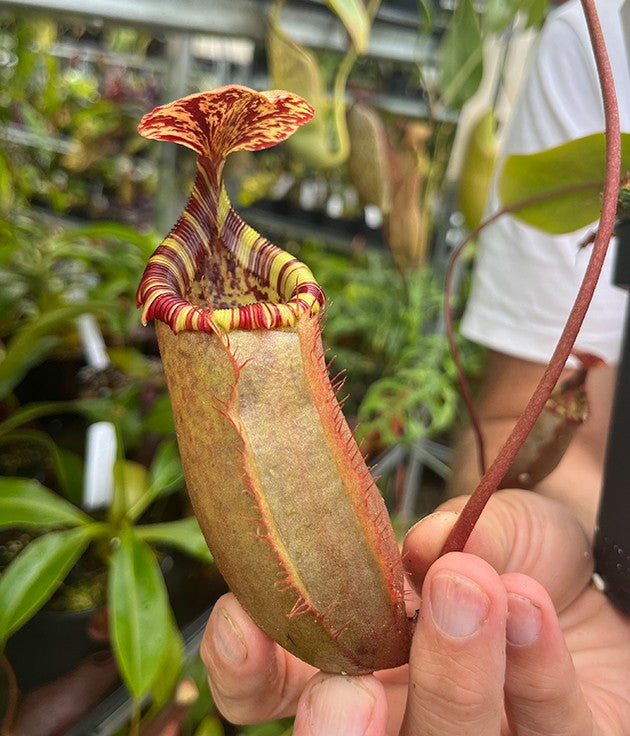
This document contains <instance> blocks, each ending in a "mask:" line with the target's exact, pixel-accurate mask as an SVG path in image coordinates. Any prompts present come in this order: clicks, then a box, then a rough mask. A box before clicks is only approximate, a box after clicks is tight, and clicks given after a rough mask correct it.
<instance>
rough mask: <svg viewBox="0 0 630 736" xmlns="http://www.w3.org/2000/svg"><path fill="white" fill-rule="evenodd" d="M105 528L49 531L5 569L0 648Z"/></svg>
mask: <svg viewBox="0 0 630 736" xmlns="http://www.w3.org/2000/svg"><path fill="white" fill-rule="evenodd" d="M102 529H103V527H102V525H101V524H93V525H89V526H82V527H79V528H76V529H69V530H67V531H62V532H49V533H47V534H46V535H44V536H42V537H39V538H38V539H35V540H34V541H33V542H31V543H30V544H29V545H28V547H27V548H26V549H25V550H24V551H23V552H22V553H21V554H20V555H18V557H16V558H15V560H14V561H13V562H12V563H11V564H10V565H9V566H8V567H7V568H6V570H5V571H4V573H3V574H2V576H1V577H0V648H1V645H3V644H4V642H5V641H6V640H7V638H8V637H9V636H10V635H11V634H12V633H13V632H14V631H16V630H17V629H18V628H19V627H20V626H21V625H22V624H24V623H25V622H26V621H27V620H28V619H29V618H30V617H31V616H32V615H33V614H34V613H36V612H37V611H38V610H39V609H40V608H41V607H42V606H43V605H44V603H45V602H46V601H47V600H48V599H49V598H50V596H51V595H52V594H53V593H54V591H55V590H56V589H57V588H58V587H59V585H60V583H61V581H62V580H63V579H64V578H65V576H66V575H67V573H68V572H69V570H70V568H71V567H72V566H73V565H74V563H75V562H76V561H77V560H78V559H79V557H80V556H81V555H82V554H83V551H84V550H85V548H86V547H87V544H88V542H89V541H90V539H91V538H93V537H94V536H96V535H97V534H98V533H99V532H100V531H101V530H102Z"/></svg>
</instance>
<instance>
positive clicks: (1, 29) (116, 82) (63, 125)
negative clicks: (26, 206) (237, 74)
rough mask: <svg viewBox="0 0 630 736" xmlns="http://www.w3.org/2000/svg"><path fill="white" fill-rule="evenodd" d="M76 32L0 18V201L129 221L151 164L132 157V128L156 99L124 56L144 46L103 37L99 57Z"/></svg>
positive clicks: (143, 197)
mask: <svg viewBox="0 0 630 736" xmlns="http://www.w3.org/2000/svg"><path fill="white" fill-rule="evenodd" d="M80 35H81V32H80V31H77V36H78V38H77V36H73V33H72V31H71V30H70V29H69V28H67V27H65V26H62V25H61V24H58V23H56V22H55V21H52V20H39V19H38V20H33V19H29V20H28V21H22V20H12V19H11V18H10V17H6V16H5V17H4V19H3V20H2V22H1V23H0V60H1V61H0V81H1V83H2V94H1V95H0V137H1V138H2V139H3V141H4V145H3V147H2V150H0V206H4V207H7V206H10V205H15V204H18V203H20V202H21V201H24V200H26V201H28V202H33V203H37V204H42V205H45V206H46V207H48V208H50V209H52V210H54V211H56V212H68V211H72V212H80V213H81V214H82V215H83V216H85V215H90V216H100V217H102V216H104V215H105V214H109V215H111V214H113V213H114V212H115V213H117V214H119V215H121V214H124V215H125V216H126V217H127V218H128V219H129V218H134V220H135V221H137V217H138V214H139V213H140V214H141V213H142V212H143V210H146V206H147V204H148V195H151V194H152V192H153V188H154V186H155V178H156V170H155V166H154V164H153V162H152V161H151V160H150V159H148V158H147V157H146V156H142V157H140V156H138V155H137V154H138V153H139V152H140V151H141V148H142V145H143V144H142V141H141V140H140V139H139V138H138V136H137V135H135V126H136V121H137V119H138V117H139V115H140V112H141V111H142V110H144V109H146V107H147V106H149V105H150V104H151V103H152V102H154V101H155V99H156V83H155V75H154V74H153V73H151V72H150V71H149V69H144V70H143V73H142V74H139V73H138V70H137V69H134V68H133V67H132V65H131V63H132V57H131V56H130V55H129V53H128V52H129V51H130V50H133V51H134V52H135V53H136V54H138V53H143V52H144V49H145V48H146V45H147V43H146V40H145V41H144V42H143V39H142V36H141V35H140V34H138V33H136V32H135V31H127V32H126V33H125V34H123V33H122V32H119V33H109V34H105V38H104V40H103V44H104V46H105V47H106V45H107V44H111V53H110V55H109V57H108V54H106V53H104V51H103V50H101V51H99V52H98V53H96V54H95V53H91V54H90V53H89V52H90V48H89V47H88V46H87V45H85V44H83V47H82V46H81V43H80ZM130 35H131V36H133V41H132V40H131V39H130V38H129V36H130ZM118 49H122V51H119V50H118ZM125 54H126V55H125ZM64 57H65V58H64ZM110 57H111V58H110ZM108 58H109V61H108ZM136 58H142V57H136ZM132 208H133V209H132ZM144 217H145V219H146V214H145V215H144Z"/></svg>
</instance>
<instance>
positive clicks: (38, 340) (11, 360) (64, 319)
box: [0, 303, 94, 398]
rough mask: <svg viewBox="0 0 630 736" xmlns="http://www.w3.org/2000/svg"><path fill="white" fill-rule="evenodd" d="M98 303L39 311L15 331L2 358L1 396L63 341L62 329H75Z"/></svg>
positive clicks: (0, 373) (0, 366) (0, 371)
mask: <svg viewBox="0 0 630 736" xmlns="http://www.w3.org/2000/svg"><path fill="white" fill-rule="evenodd" d="M89 309H92V310H93V309H94V305H89V304H80V303H77V304H72V305H69V306H64V307H58V308H56V309H51V310H50V311H49V312H47V313H45V314H41V315H37V316H35V317H33V318H32V319H31V321H30V322H27V323H26V324H24V326H23V327H21V329H20V330H19V331H18V332H17V333H16V334H15V335H14V337H13V339H12V340H11V342H10V343H9V346H8V348H7V350H6V352H5V354H4V359H3V360H2V361H1V362H0V398H3V397H5V396H6V395H7V394H8V393H9V392H10V391H12V390H13V389H14V388H15V386H17V384H18V383H19V382H20V380H21V379H22V377H23V376H24V375H25V374H26V372H27V371H28V370H29V369H30V368H32V367H33V366H34V365H36V364H37V363H38V362H39V361H40V360H42V359H43V357H44V356H45V355H46V354H47V353H49V352H50V351H51V350H52V349H53V348H54V347H55V346H56V345H57V344H58V343H59V341H60V337H58V333H60V332H61V331H62V329H65V330H74V320H75V318H76V317H78V316H79V315H80V314H83V313H84V312H86V311H88V310H89Z"/></svg>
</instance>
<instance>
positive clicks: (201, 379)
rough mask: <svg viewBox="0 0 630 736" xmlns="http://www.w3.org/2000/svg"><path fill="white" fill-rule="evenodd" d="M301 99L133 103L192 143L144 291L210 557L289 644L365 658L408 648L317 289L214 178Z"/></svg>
mask: <svg viewBox="0 0 630 736" xmlns="http://www.w3.org/2000/svg"><path fill="white" fill-rule="evenodd" d="M312 114H313V110H312V108H311V107H310V105H309V104H308V103H307V102H305V101H304V100H302V99H301V98H299V97H297V96H296V95H293V94H290V93H288V92H282V91H278V90H276V91H273V92H254V91H253V90H249V89H246V88H244V87H239V86H233V87H222V88H220V89H217V90H214V91H211V92H206V93H202V94H199V95H192V96H190V97H186V98H184V99H183V100H177V101H176V102H173V103H171V104H169V105H164V106H163V107H160V108H156V110H154V111H153V112H152V113H150V114H149V115H147V116H145V117H144V118H143V120H142V122H141V124H140V126H139V130H140V132H141V133H142V134H143V135H146V136H147V137H149V138H156V139H161V140H168V141H175V142H177V143H180V144H182V145H184V146H187V147H189V148H192V149H193V150H194V151H195V152H196V153H197V154H198V159H197V174H196V177H195V182H194V185H193V189H192V193H191V195H190V198H189V201H188V203H187V206H186V208H185V210H184V212H183V213H182V215H181V217H180V218H179V220H178V221H177V223H176V225H175V226H174V227H173V229H172V230H171V232H170V233H169V234H168V235H167V236H166V238H164V240H163V241H162V243H161V244H160V245H159V246H158V247H157V249H156V250H155V252H154V254H153V255H152V256H151V258H150V259H149V262H148V264H147V267H146V269H145V272H144V275H143V277H142V281H141V282H140V285H139V288H138V304H139V305H142V308H143V312H142V319H143V321H144V322H145V323H146V322H147V321H148V320H150V319H152V318H155V319H156V321H157V325H156V333H157V338H158V343H159V347H160V354H161V356H162V362H163V365H164V372H165V374H166V379H167V382H168V388H169V393H170V397H171V404H172V407H173V417H174V421H175V428H176V431H177V441H178V445H179V450H180V455H181V458H182V464H183V467H184V474H185V477H186V486H187V490H188V493H189V496H190V500H191V502H192V505H193V508H194V511H195V515H196V517H197V519H198V520H199V525H200V527H201V529H202V531H203V533H204V536H205V538H206V541H207V543H208V547H209V548H210V551H211V552H212V554H213V557H214V560H215V562H216V564H217V566H218V568H219V570H220V571H221V574H222V575H223V577H224V579H225V580H226V582H227V583H228V585H229V586H230V588H231V589H232V591H233V592H234V594H235V595H236V596H237V598H238V599H239V601H240V602H241V604H242V605H243V606H244V608H245V609H246V610H247V611H248V613H249V614H250V616H251V617H252V618H253V619H254V620H255V621H256V623H257V624H258V625H259V626H260V627H261V628H262V629H263V630H264V631H265V632H266V633H267V634H268V635H269V636H271V637H272V638H273V639H274V640H275V641H277V642H278V643H279V644H281V645H282V646H283V647H284V648H285V649H288V650H289V651H291V652H293V653H294V654H295V655H297V656H298V657H300V658H302V659H303V660H305V661H307V662H309V663H310V664H312V665H314V666H315V667H318V668H320V669H322V670H325V671H327V672H338V673H341V672H345V673H351V674H359V673H365V672H371V671H373V670H376V669H385V668H389V667H395V666H398V665H401V664H403V663H404V662H406V661H407V657H408V652H409V644H410V636H411V624H410V621H409V619H408V617H407V612H406V606H405V599H404V575H403V570H402V561H401V559H400V553H399V548H398V544H397V540H396V538H395V536H394V533H393V530H392V527H391V524H390V523H389V517H388V515H387V510H386V508H385V504H384V503H383V499H382V497H381V495H380V492H379V490H378V488H377V486H376V483H375V482H374V479H373V478H372V475H371V473H370V470H369V468H368V467H367V465H366V463H365V461H364V458H363V456H362V455H361V452H360V450H359V447H358V446H357V443H356V441H355V438H354V436H353V434H352V432H351V430H350V428H349V427H348V424H347V422H346V421H345V417H344V416H343V413H342V410H341V406H340V404H339V402H338V401H337V396H336V390H337V388H338V386H333V384H332V383H331V381H330V377H329V375H328V370H327V363H326V358H325V351H324V348H323V346H322V341H321V329H320V319H319V315H318V312H319V310H320V308H321V307H322V305H323V303H324V297H323V293H322V291H321V289H320V287H319V285H318V284H317V282H316V281H315V279H314V277H313V274H312V273H311V271H310V270H309V269H308V267H307V266H305V265H304V264H303V263H301V262H300V261H299V260H298V259H297V258H295V257H294V256H293V255H291V254H289V253H287V252H285V251H283V250H281V249H280V248H278V247H277V246H275V245H273V244H272V243H270V242H269V240H267V239H266V238H265V237H263V236H262V235H260V234H259V233H257V232H256V231H255V230H254V229H253V228H251V227H250V226H249V225H247V223H245V222H244V221H243V220H242V219H241V218H240V217H239V215H238V214H237V213H236V212H235V210H234V209H233V208H232V206H231V204H230V201H229V199H228V196H227V193H226V191H225V188H224V187H223V184H222V172H223V162H224V160H225V157H226V156H227V154H228V153H229V152H230V151H236V150H240V149H248V150H258V149H260V148H265V147H267V146H270V145H273V144H274V143H278V142H280V141H282V140H284V139H285V138H286V137H287V136H288V135H290V134H291V133H292V132H293V131H294V130H295V129H296V128H297V127H298V126H299V125H301V124H302V123H304V122H306V121H308V120H309V119H310V117H311V116H312Z"/></svg>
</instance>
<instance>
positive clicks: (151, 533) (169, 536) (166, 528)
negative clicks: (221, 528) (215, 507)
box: [136, 516, 213, 564]
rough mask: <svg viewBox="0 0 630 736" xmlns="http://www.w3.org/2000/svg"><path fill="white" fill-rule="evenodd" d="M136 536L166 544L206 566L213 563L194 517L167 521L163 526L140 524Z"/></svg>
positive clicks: (155, 542) (147, 540) (154, 542)
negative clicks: (195, 558) (204, 563)
mask: <svg viewBox="0 0 630 736" xmlns="http://www.w3.org/2000/svg"><path fill="white" fill-rule="evenodd" d="M136 534H137V535H138V536H139V537H141V538H142V539H143V540H144V541H145V542H150V543H151V544H166V545H168V546H170V547H176V548H177V549H179V550H181V551H182V552H185V553H186V554H188V555H192V556H193V557H197V558H198V559H200V560H202V561H203V562H206V563H208V564H212V562H213V559H212V555H211V554H210V551H209V550H208V546H207V544H206V540H205V539H204V536H203V534H202V533H201V529H200V528H199V524H198V523H197V519H195V517H194V516H189V517H188V518H186V519H177V520H176V521H168V522H165V523H164V524H142V525H139V526H137V527H136Z"/></svg>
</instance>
